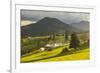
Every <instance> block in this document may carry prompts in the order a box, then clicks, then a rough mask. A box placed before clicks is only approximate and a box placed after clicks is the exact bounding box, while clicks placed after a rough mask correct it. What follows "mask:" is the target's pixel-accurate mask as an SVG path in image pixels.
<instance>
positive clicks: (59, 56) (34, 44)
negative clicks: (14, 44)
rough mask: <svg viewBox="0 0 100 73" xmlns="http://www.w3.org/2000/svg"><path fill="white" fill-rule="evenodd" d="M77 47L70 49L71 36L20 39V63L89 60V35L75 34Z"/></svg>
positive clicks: (58, 35) (84, 33)
mask: <svg viewBox="0 0 100 73" xmlns="http://www.w3.org/2000/svg"><path fill="white" fill-rule="evenodd" d="M76 34H77V37H78V39H79V41H80V44H79V46H78V47H77V48H76V49H75V48H70V41H71V34H70V35H65V34H56V35H55V34H54V35H46V36H33V37H32V36H31V37H22V38H21V63H29V62H56V61H69V60H70V61H73V60H89V59H90V52H89V34H88V33H87V32H83V33H76Z"/></svg>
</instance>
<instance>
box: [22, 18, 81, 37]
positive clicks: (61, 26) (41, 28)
mask: <svg viewBox="0 0 100 73" xmlns="http://www.w3.org/2000/svg"><path fill="white" fill-rule="evenodd" d="M79 31H81V30H79V29H76V28H74V27H72V26H70V25H69V24H66V23H64V22H62V21H61V20H59V19H57V18H50V17H45V18H43V19H41V20H39V21H38V22H37V23H32V24H30V25H27V26H22V27H21V36H22V37H25V36H39V35H48V34H51V33H65V32H66V33H68V34H69V33H72V32H79Z"/></svg>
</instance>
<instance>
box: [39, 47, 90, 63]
mask: <svg viewBox="0 0 100 73" xmlns="http://www.w3.org/2000/svg"><path fill="white" fill-rule="evenodd" d="M69 60H89V49H88V48H87V49H84V50H81V51H78V52H76V53H73V54H70V55H65V56H61V57H55V58H50V59H45V60H40V61H38V62H49V61H50V62H54V61H69Z"/></svg>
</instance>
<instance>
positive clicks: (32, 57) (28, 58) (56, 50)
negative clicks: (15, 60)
mask: <svg viewBox="0 0 100 73" xmlns="http://www.w3.org/2000/svg"><path fill="white" fill-rule="evenodd" d="M64 47H65V46H61V47H58V48H54V50H53V51H44V52H40V53H37V54H32V55H29V56H27V55H26V56H24V57H21V62H32V61H35V60H39V59H43V58H48V57H53V56H56V55H57V54H59V53H60V52H61V51H62V49H63V48H64Z"/></svg>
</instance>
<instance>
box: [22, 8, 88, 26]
mask: <svg viewBox="0 0 100 73" xmlns="http://www.w3.org/2000/svg"><path fill="white" fill-rule="evenodd" d="M44 17H52V18H57V19H59V20H61V21H63V22H65V23H67V24H71V23H77V22H80V21H89V13H80V12H55V11H39V10H37V11H36V10H21V26H24V25H28V24H30V23H36V22H37V21H39V20H41V19H42V18H44Z"/></svg>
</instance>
